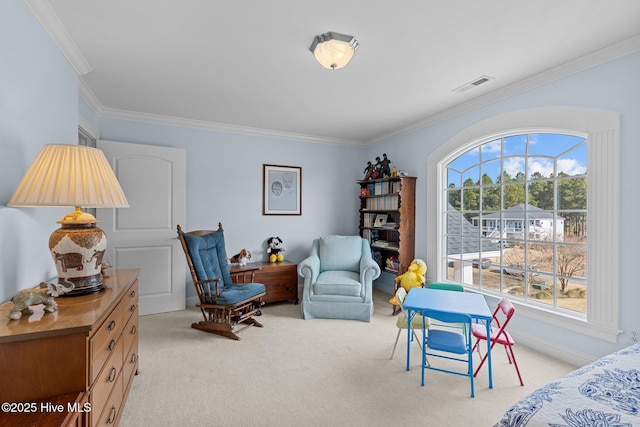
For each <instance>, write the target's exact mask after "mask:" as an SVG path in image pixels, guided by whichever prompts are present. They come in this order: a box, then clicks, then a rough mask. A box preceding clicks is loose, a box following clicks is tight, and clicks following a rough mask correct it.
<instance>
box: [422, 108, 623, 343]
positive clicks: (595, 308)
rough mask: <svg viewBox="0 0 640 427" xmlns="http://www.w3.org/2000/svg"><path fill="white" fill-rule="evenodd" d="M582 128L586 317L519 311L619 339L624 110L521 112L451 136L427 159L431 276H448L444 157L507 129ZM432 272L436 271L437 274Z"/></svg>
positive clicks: (607, 338) (530, 309) (526, 308)
mask: <svg viewBox="0 0 640 427" xmlns="http://www.w3.org/2000/svg"><path fill="white" fill-rule="evenodd" d="M535 131H540V132H542V131H544V132H547V131H552V132H554V133H575V132H581V133H584V134H586V135H588V139H589V143H588V148H587V150H588V151H587V170H588V173H587V180H588V181H587V182H588V185H587V211H588V216H587V227H588V228H587V229H588V230H589V239H588V242H587V283H588V284H589V285H588V292H589V294H588V298H587V316H586V319H578V318H571V317H568V316H565V315H563V314H561V313H557V312H554V311H549V310H543V309H539V308H534V307H532V306H527V305H526V304H522V306H521V309H522V311H520V313H521V314H522V315H525V316H527V317H531V318H534V319H536V320H539V321H543V322H545V323H549V324H552V325H555V326H560V325H561V326H562V327H564V328H566V329H568V330H572V331H574V332H578V333H581V334H584V335H587V336H591V337H595V338H599V339H602V340H605V341H608V342H612V343H616V338H617V336H618V335H619V334H620V333H621V330H620V226H619V223H620V221H619V220H620V162H621V157H620V114H619V113H615V112H610V111H605V110H598V109H591V108H581V107H546V108H532V109H525V110H517V111H513V112H510V113H505V114H502V115H499V116H495V117H491V118H489V119H486V120H483V121H480V122H478V123H475V124H473V125H471V126H469V127H467V128H466V129H464V130H462V131H461V132H459V133H457V134H456V135H454V136H453V137H451V138H449V139H448V140H447V141H445V142H444V143H443V144H442V145H440V146H439V147H438V148H437V149H436V150H434V151H433V152H432V153H431V154H430V155H429V157H428V158H427V214H426V217H427V254H428V255H427V260H428V261H427V264H428V265H433V266H436V268H435V269H430V270H429V271H430V272H431V274H435V275H436V277H429V280H431V281H443V280H446V270H445V268H444V267H445V265H446V264H445V263H444V262H443V259H444V258H443V257H444V245H443V244H442V239H441V236H443V235H444V224H443V219H442V218H443V216H442V215H441V212H443V209H444V206H445V202H446V201H445V200H443V194H444V192H443V191H442V189H443V185H444V184H445V182H444V173H443V170H444V168H445V166H446V161H447V160H446V159H451V158H452V156H453V157H455V156H457V155H459V154H462V153H464V152H465V151H467V149H468V148H469V147H470V146H471V145H474V144H477V143H478V142H479V141H480V140H488V138H496V137H499V136H502V135H504V134H505V133H509V134H513V133H514V132H522V133H532V132H535ZM434 270H435V271H434Z"/></svg>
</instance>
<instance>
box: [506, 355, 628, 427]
mask: <svg viewBox="0 0 640 427" xmlns="http://www.w3.org/2000/svg"><path fill="white" fill-rule="evenodd" d="M503 426H509V427H520V426H527V427H537V426H550V427H592V426H593V427H596V426H597V427H603V426H609V427H627V426H640V343H637V344H634V345H632V346H630V347H627V348H624V349H622V350H620V351H617V352H615V353H612V354H610V355H607V356H604V357H602V358H601V359H598V360H596V361H595V362H593V363H591V364H589V365H587V366H584V367H582V368H579V369H577V370H575V371H573V372H571V373H570V374H568V375H566V376H565V377H563V378H561V379H560V380H558V381H555V382H552V383H549V384H547V385H545V386H543V387H541V388H539V389H537V390H536V391H534V392H533V393H531V394H530V395H528V396H527V397H525V398H524V399H522V400H521V401H520V402H518V403H516V404H515V405H513V406H512V407H511V408H510V409H509V410H508V411H507V412H505V414H504V415H503V416H502V419H501V420H500V421H499V422H498V423H496V424H495V425H494V427H503Z"/></svg>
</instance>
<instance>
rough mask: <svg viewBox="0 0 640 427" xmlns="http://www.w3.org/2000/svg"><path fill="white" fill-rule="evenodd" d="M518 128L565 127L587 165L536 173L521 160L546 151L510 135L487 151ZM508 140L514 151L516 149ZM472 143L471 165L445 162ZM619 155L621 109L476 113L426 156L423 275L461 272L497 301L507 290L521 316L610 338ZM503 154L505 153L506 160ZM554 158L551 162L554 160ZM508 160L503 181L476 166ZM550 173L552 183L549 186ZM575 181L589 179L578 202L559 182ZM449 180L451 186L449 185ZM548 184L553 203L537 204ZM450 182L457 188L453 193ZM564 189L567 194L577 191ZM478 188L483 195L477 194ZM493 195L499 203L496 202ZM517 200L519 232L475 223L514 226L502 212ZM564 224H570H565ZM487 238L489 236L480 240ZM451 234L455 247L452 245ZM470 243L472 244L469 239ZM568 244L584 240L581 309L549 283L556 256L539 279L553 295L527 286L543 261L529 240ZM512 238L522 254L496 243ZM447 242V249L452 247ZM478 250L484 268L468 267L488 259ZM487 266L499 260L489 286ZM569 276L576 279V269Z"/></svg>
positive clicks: (615, 318)
mask: <svg viewBox="0 0 640 427" xmlns="http://www.w3.org/2000/svg"><path fill="white" fill-rule="evenodd" d="M523 135H524V136H525V137H526V135H568V136H571V137H574V138H576V139H575V140H574V143H573V144H571V147H574V148H573V150H575V149H578V150H584V151H585V152H586V156H585V158H586V161H587V170H588V173H583V174H577V173H572V174H567V176H560V173H559V172H558V171H556V172H555V175H554V177H553V178H550V175H549V174H542V176H539V175H538V174H536V173H535V172H536V170H535V168H531V167H527V166H529V165H532V164H533V163H532V162H536V161H538V160H539V159H538V158H539V157H540V158H542V159H546V158H547V157H545V153H541V152H535V151H534V152H531V151H529V152H527V151H526V149H527V148H526V147H527V146H526V144H525V145H522V144H520V146H518V145H517V144H512V145H511V146H512V147H514V148H513V150H512V149H510V148H509V143H508V144H507V150H506V155H505V151H504V146H502V148H501V151H500V153H498V152H497V151H495V152H494V153H493V154H492V153H491V151H490V150H489V149H491V150H494V149H495V147H491V146H490V145H487V144H486V143H488V142H492V141H500V144H501V145H502V144H504V143H503V138H510V137H515V139H520V141H522V138H523ZM579 139H583V140H584V142H580V141H579ZM495 144H498V142H496V143H495ZM518 147H523V148H518ZM581 147H584V148H581ZM516 148H517V149H518V150H520V151H519V152H517V151H516ZM567 149H569V148H567ZM472 150H476V151H475V152H474V153H475V155H476V157H477V158H478V159H482V162H480V161H476V163H477V165H478V166H477V167H473V166H471V164H469V165H468V166H466V167H461V166H458V165H457V164H455V163H452V162H454V160H455V159H458V158H460V157H461V156H462V155H463V154H465V153H467V154H470V153H471V152H472ZM481 150H483V151H481ZM491 156H493V157H491ZM558 156H560V157H558ZM562 156H563V155H562V154H559V153H556V154H555V155H554V157H556V158H557V159H561V158H563V157H562ZM569 157H575V156H565V158H566V159H569ZM620 159H621V150H620V114H619V113H616V112H611V111H605V110H600V109H593V108H582V107H540V108H530V109H523V110H514V111H511V112H507V113H504V114H500V115H496V116H493V117H489V118H487V119H484V120H481V121H478V122H475V123H473V124H471V125H469V126H468V127H467V128H464V129H462V130H460V131H459V132H458V133H456V134H453V135H452V136H450V137H449V139H447V140H445V141H443V142H442V143H441V144H440V145H439V146H438V147H436V148H435V149H434V150H433V151H432V152H431V153H430V154H429V156H428V159H427V186H426V193H427V198H426V232H427V241H426V242H427V248H426V249H427V255H426V261H427V264H428V265H429V270H428V272H427V281H445V282H446V281H449V282H462V283H464V284H465V287H467V288H468V289H469V290H472V291H475V292H480V293H483V294H485V295H486V296H487V298H488V301H489V302H490V304H491V301H492V297H494V298H495V299H494V300H493V301H494V303H495V301H497V299H499V298H500V297H502V296H505V297H507V298H509V299H511V300H512V301H513V302H514V304H516V305H517V306H518V312H519V316H524V317H526V318H528V319H530V320H533V321H535V322H542V323H544V324H547V325H553V327H554V328H560V329H566V330H571V331H573V332H577V333H580V334H583V335H586V336H591V337H595V338H598V339H602V340H606V341H608V342H611V343H615V342H616V340H617V337H618V335H619V334H620V333H621V330H620V268H619V266H620V227H619V224H618V218H619V215H620V174H619V169H620ZM505 160H508V161H507V163H505ZM555 161H556V163H557V162H558V161H559V160H555ZM527 162H529V163H527ZM449 165H453V166H457V167H454V168H453V169H454V170H456V171H457V173H459V174H460V176H459V177H455V178H454V179H451V180H450V179H449V175H448V173H449ZM505 165H506V166H505ZM514 165H515V166H517V167H516V168H515V169H512V171H513V173H510V178H511V179H512V181H507V180H506V177H505V179H503V177H502V176H500V180H499V181H498V182H497V183H496V178H495V174H494V173H490V174H488V175H489V176H490V177H491V178H492V180H493V184H491V182H490V181H488V180H486V177H484V176H483V174H481V171H484V172H486V171H487V170H491V168H492V167H493V168H494V169H495V170H498V168H499V170H500V171H501V172H502V171H505V170H507V171H508V170H510V169H509V168H510V167H512V166H514ZM463 171H464V172H463ZM513 178H515V180H513ZM482 180H485V181H482ZM549 183H553V186H551V185H550V184H549ZM583 183H586V187H587V189H586V202H584V201H583V202H582V207H584V209H582V207H581V206H580V203H577V199H575V200H574V199H572V198H570V197H569V194H570V193H569V192H566V191H565V190H564V189H563V186H565V185H566V186H567V187H571V186H572V185H574V186H576V185H578V184H583ZM451 184H453V186H451V188H450V185H451ZM547 186H550V187H553V191H554V192H553V195H554V199H549V200H553V203H555V204H554V205H550V206H548V205H545V204H541V203H540V201H541V200H542V199H543V198H542V197H539V196H540V195H539V194H537V193H536V191H543V190H548V189H549V188H547ZM536 187H538V188H537V189H536ZM456 191H459V192H460V195H459V197H458V198H457V199H456V197H455V196H456V194H455V192H456ZM534 193H535V194H534ZM572 193H573V194H575V192H572ZM476 195H480V196H482V197H480V198H477V197H475V196H476ZM498 196H499V197H498ZM532 196H534V197H532ZM496 197H498V198H496ZM453 200H457V203H459V205H458V206H456V205H455V204H452V203H451V201H453ZM498 201H499V204H497V203H498ZM481 203H482V204H481ZM576 203H577V204H576ZM518 205H523V206H522V207H521V209H522V210H523V211H524V213H525V214H526V215H527V217H526V218H525V217H522V223H521V227H520V228H521V230H520V231H519V232H520V233H522V234H521V235H512V236H507V238H506V239H502V238H500V239H496V238H492V236H488V235H486V234H485V232H483V231H482V227H483V226H485V225H486V226H489V225H491V226H493V228H495V229H496V230H498V231H497V232H498V233H501V232H503V231H505V228H506V229H507V230H508V229H509V227H512V228H513V229H514V230H515V228H516V227H515V223H511V224H507V221H506V220H505V216H504V212H505V211H506V210H507V209H509V208H514V207H516V206H518ZM536 205H537V206H536ZM495 206H499V207H498V208H496V207H495ZM530 206H533V208H531V207H530ZM535 208H540V209H542V210H543V211H545V212H547V211H551V212H552V213H553V217H552V218H548V219H546V218H543V217H538V215H537V211H536V209H535ZM493 214H501V215H502V216H501V217H500V216H499V217H498V218H497V219H496V218H491V216H490V215H493ZM530 214H535V215H533V216H531V215H530ZM486 216H489V221H484V222H483V219H484V218H485V217H486ZM491 221H494V222H493V223H492V222H491ZM452 224H455V227H457V229H458V230H459V231H456V229H455V228H453V227H452ZM536 227H539V228H546V229H551V234H549V233H548V230H547V232H545V233H543V231H544V230H540V229H536ZM569 231H570V233H572V234H569ZM507 233H508V231H507ZM536 233H538V234H537V235H536ZM559 233H560V235H559ZM561 233H564V235H561ZM576 233H577V234H578V235H580V233H582V235H583V236H582V238H583V239H584V240H586V246H580V245H582V243H575V242H572V241H569V240H570V239H573V238H574V234H576ZM514 234H515V231H514ZM543 234H548V235H549V237H543ZM456 239H458V242H456ZM494 240H495V241H494ZM487 242H488V243H487ZM489 243H491V244H493V246H491V247H489V246H487V245H488V244H489ZM456 244H457V245H459V248H463V249H456ZM473 245H475V248H471V247H470V246H473ZM574 246H575V247H579V248H582V249H581V250H583V251H584V250H585V248H586V258H587V259H586V263H585V264H584V269H585V270H586V271H584V272H581V273H580V274H581V275H583V277H584V284H585V289H586V301H585V307H586V308H585V309H584V311H582V310H574V309H569V308H567V307H563V305H562V304H559V303H558V298H557V290H556V289H554V288H555V286H556V283H557V280H559V279H560V278H562V276H568V275H567V274H562V273H560V271H559V269H558V267H557V266H554V267H553V269H552V270H553V275H552V276H545V282H547V284H545V285H544V286H545V288H547V287H550V288H552V289H553V291H554V292H555V293H556V296H555V297H554V298H555V299H553V300H548V301H553V302H541V301H538V300H537V299H536V298H535V297H533V296H532V295H533V294H532V293H533V292H536V291H538V290H542V289H539V288H541V287H542V285H540V286H537V285H536V286H532V283H531V282H530V281H529V279H531V278H532V277H534V278H535V277H539V276H541V275H542V274H541V273H540V271H539V270H541V269H542V268H544V269H548V266H543V267H541V266H540V265H538V266H535V265H534V264H536V262H534V259H532V258H530V255H532V254H533V255H535V254H536V252H535V251H534V249H537V248H538V247H539V248H548V249H549V250H554V251H557V250H558V249H557V248H560V247H563V248H572V247H574ZM511 247H519V248H520V250H521V251H522V260H523V261H521V260H520V259H518V260H512V261H513V262H509V260H507V259H506V258H505V251H504V250H503V249H506V248H511ZM450 249H454V250H453V251H451V253H450ZM471 250H478V253H476V254H472V253H471V252H470V251H471ZM454 254H455V255H454ZM483 258H490V259H491V261H490V263H489V264H488V265H489V268H474V267H473V265H474V264H477V265H481V264H484V265H487V263H485V262H484V259H483ZM474 260H479V261H474ZM518 262H522V264H518ZM508 264H513V265H511V266H509V265H508ZM492 268H493V269H494V270H496V269H497V270H498V276H499V277H500V281H499V282H498V284H494V286H496V288H495V289H490V288H489V287H488V286H487V285H489V284H490V283H489V282H490V280H489V279H488V276H486V278H485V277H484V276H485V273H487V272H488V271H487V270H489V271H490V270H491V269H492ZM505 268H507V269H509V270H511V271H514V272H515V271H517V272H519V273H520V274H521V275H522V276H523V278H524V280H527V281H529V282H528V285H529V286H528V287H527V286H525V285H523V286H522V289H523V294H522V296H519V295H517V294H515V293H513V294H512V293H509V291H510V285H509V282H508V281H509V280H510V279H509V278H510V277H511V276H512V275H511V274H510V273H511V271H509V270H508V271H506V272H505V271H504V269H505ZM536 268H537V270H536ZM474 270H475V273H476V275H478V270H480V272H479V275H480V276H481V277H482V278H481V279H478V280H474V279H472V278H470V277H472V276H473V274H474ZM494 274H495V273H494ZM535 274H538V275H539V276H535ZM545 274H546V273H545ZM575 276H576V277H575V279H577V272H576V274H575ZM505 277H506V279H505ZM551 277H553V279H551ZM547 278H548V279H549V280H547ZM552 280H553V281H552ZM573 280H574V275H573V274H572V275H571V279H570V280H569V283H570V284H571V282H572V281H573ZM574 283H575V282H574ZM505 285H506V286H505ZM552 285H553V286H552ZM525 290H526V291H527V293H526V294H525V293H524V291H525Z"/></svg>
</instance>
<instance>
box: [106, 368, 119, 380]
mask: <svg viewBox="0 0 640 427" xmlns="http://www.w3.org/2000/svg"><path fill="white" fill-rule="evenodd" d="M117 374H118V370H117V369H116V367H115V366H112V367H111V371H109V376H108V377H107V382H108V383H112V382H114V381H115V379H116V375H117Z"/></svg>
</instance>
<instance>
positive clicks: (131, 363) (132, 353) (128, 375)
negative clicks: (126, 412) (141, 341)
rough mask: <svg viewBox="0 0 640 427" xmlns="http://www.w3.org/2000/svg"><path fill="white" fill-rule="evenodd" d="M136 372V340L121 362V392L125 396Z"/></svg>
mask: <svg viewBox="0 0 640 427" xmlns="http://www.w3.org/2000/svg"><path fill="white" fill-rule="evenodd" d="M137 371H138V341H137V340H136V341H135V342H134V343H133V345H132V346H131V348H130V349H129V352H128V353H126V354H125V356H124V360H123V362H122V391H123V393H124V394H126V392H127V390H128V389H129V387H130V386H131V382H132V381H133V377H134V376H135V373H136V372H137Z"/></svg>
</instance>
